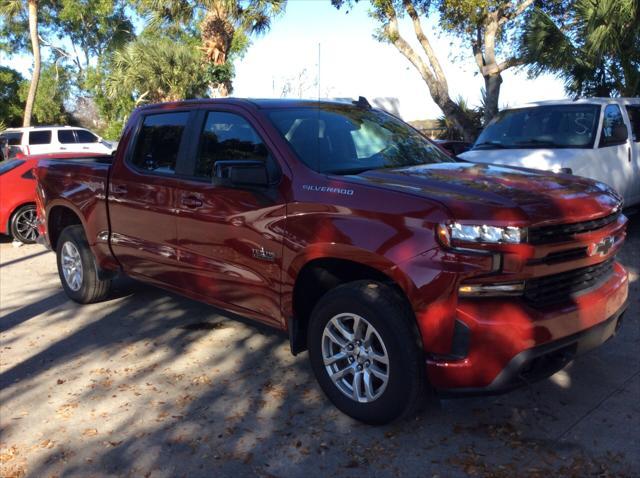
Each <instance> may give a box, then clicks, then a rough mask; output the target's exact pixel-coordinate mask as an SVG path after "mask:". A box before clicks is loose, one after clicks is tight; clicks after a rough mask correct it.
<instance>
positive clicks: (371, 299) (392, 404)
mask: <svg viewBox="0 0 640 478" xmlns="http://www.w3.org/2000/svg"><path fill="white" fill-rule="evenodd" d="M308 348H309V359H310V361H311V367H312V369H313V372H314V374H315V376H316V379H317V380H318V382H319V384H320V386H321V387H322V390H323V391H324V393H325V394H326V395H327V397H328V398H329V399H330V400H331V401H332V402H333V404H334V405H335V406H336V407H337V408H338V409H340V410H341V411H342V412H344V413H345V414H347V415H349V416H351V417H353V418H355V419H357V420H360V421H362V422H365V423H369V424H384V423H388V422H390V421H392V420H394V419H396V418H398V417H400V416H403V415H410V414H411V413H413V412H414V411H415V410H416V409H417V408H418V407H419V405H420V403H421V402H422V401H423V400H424V399H425V391H426V389H427V384H426V375H425V371H424V365H423V361H424V358H423V353H422V348H421V345H420V338H419V334H418V332H417V330H416V327H415V321H414V319H413V317H412V314H411V311H410V310H409V308H408V306H407V304H405V303H404V301H402V299H401V298H400V297H399V296H398V294H396V293H395V292H394V291H393V290H392V289H391V288H389V287H387V286H385V285H383V284H380V283H377V282H372V281H358V282H352V283H348V284H344V285H342V286H339V287H337V288H335V289H333V290H331V291H329V292H328V293H327V294H326V295H325V296H324V297H323V298H322V299H321V300H320V302H319V303H318V304H317V306H316V307H315V308H314V310H313V313H312V316H311V321H310V324H309V334H308Z"/></svg>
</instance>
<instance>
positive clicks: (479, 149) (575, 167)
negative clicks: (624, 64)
mask: <svg viewBox="0 0 640 478" xmlns="http://www.w3.org/2000/svg"><path fill="white" fill-rule="evenodd" d="M459 158H462V159H464V160H467V161H473V162H479V163H494V164H505V165H510V166H522V167H526V168H533V169H545V170H552V171H559V172H560V171H562V172H570V173H572V174H575V175H578V176H585V177H588V178H592V179H596V180H598V181H602V182H603V183H606V184H608V185H609V186H611V187H613V188H614V189H615V190H616V191H618V193H619V194H620V195H622V197H623V198H624V201H625V206H631V205H633V204H638V203H640V98H588V99H580V100H575V101H572V100H562V101H541V102H536V103H530V104H526V105H524V106H522V107H518V108H509V109H506V110H503V111H501V112H500V113H498V115H497V116H496V117H495V118H494V119H493V120H492V121H491V122H490V123H489V124H488V125H487V127H486V128H485V129H484V130H483V131H482V133H481V134H480V136H479V137H478V139H477V140H476V142H475V143H474V145H473V146H472V147H471V149H470V150H469V151H467V152H465V153H462V154H460V155H459Z"/></svg>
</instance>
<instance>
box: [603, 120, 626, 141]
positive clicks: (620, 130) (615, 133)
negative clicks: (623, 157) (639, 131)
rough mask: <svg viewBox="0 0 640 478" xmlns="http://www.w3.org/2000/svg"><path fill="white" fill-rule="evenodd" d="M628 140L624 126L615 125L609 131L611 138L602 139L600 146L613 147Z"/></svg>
mask: <svg viewBox="0 0 640 478" xmlns="http://www.w3.org/2000/svg"><path fill="white" fill-rule="evenodd" d="M628 138H629V131H627V127H626V126H625V125H624V124H617V125H615V126H614V127H613V130H612V131H611V136H609V137H608V138H604V137H603V138H602V139H601V140H600V146H613V145H616V144H622V143H624V142H625V141H627V139H628Z"/></svg>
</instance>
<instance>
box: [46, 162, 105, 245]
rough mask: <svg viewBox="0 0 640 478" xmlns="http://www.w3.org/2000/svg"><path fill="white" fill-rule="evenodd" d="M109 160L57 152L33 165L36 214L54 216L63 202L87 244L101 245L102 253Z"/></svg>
mask: <svg viewBox="0 0 640 478" xmlns="http://www.w3.org/2000/svg"><path fill="white" fill-rule="evenodd" d="M52 156H54V155H52ZM111 161H112V157H111V156H87V157H75V158H64V157H58V156H57V155H56V157H52V158H48V159H42V160H40V161H39V162H38V166H37V167H36V168H35V174H36V176H37V179H38V188H37V191H36V194H37V202H38V216H39V217H40V218H44V217H49V222H51V221H52V218H56V214H55V208H56V206H57V205H58V204H60V205H62V204H64V206H66V207H67V208H71V209H72V210H73V211H74V213H75V214H76V215H77V223H79V224H82V225H83V226H84V228H85V231H86V234H87V241H88V242H89V244H90V245H92V246H94V245H98V248H99V249H103V248H104V251H105V254H109V248H108V231H109V220H108V212H107V191H108V185H109V170H110V168H111ZM45 211H47V212H48V213H46V214H45ZM47 229H48V230H49V231H51V230H52V229H54V227H53V225H52V224H49V225H48V227H47ZM52 246H53V247H55V244H52Z"/></svg>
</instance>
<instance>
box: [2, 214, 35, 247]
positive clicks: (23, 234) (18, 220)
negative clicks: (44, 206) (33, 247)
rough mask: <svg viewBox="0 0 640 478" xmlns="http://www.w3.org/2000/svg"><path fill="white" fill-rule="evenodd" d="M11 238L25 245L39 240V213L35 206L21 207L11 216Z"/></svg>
mask: <svg viewBox="0 0 640 478" xmlns="http://www.w3.org/2000/svg"><path fill="white" fill-rule="evenodd" d="M9 226H10V227H9V230H10V232H11V236H12V237H13V239H15V240H16V241H18V242H22V243H23V244H33V243H35V242H36V239H37V238H38V225H37V211H36V206H35V204H25V205H24V206H21V207H19V208H18V209H17V210H16V211H15V212H14V213H13V215H12V216H11V223H10V225H9Z"/></svg>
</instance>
